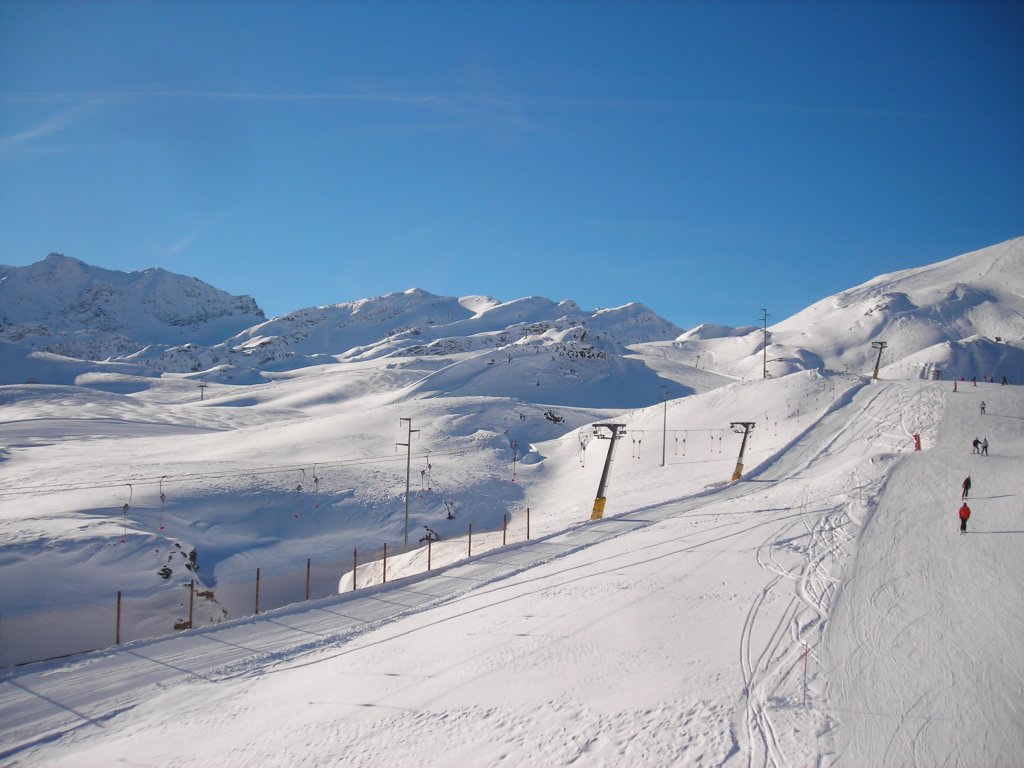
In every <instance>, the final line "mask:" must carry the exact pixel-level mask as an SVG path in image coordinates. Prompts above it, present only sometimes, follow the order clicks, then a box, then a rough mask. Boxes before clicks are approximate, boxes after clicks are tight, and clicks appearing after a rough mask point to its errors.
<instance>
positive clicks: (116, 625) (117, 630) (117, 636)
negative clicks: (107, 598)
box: [114, 589, 121, 645]
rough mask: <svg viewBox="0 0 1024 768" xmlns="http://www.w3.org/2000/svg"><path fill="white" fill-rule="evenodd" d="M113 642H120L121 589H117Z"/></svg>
mask: <svg viewBox="0 0 1024 768" xmlns="http://www.w3.org/2000/svg"><path fill="white" fill-rule="evenodd" d="M114 643H116V644H117V645H120V644H121V590H120V589H119V590H117V618H116V619H115V620H114Z"/></svg>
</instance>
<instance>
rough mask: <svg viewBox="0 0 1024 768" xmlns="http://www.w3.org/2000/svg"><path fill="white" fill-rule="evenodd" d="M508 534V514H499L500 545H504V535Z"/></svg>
mask: <svg viewBox="0 0 1024 768" xmlns="http://www.w3.org/2000/svg"><path fill="white" fill-rule="evenodd" d="M507 534H508V515H505V514H503V515H502V516H501V546H503V547H504V546H505V537H506V535H507Z"/></svg>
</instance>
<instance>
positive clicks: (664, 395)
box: [661, 384, 668, 467]
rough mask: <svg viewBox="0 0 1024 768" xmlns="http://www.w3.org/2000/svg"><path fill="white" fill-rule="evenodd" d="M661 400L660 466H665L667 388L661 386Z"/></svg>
mask: <svg viewBox="0 0 1024 768" xmlns="http://www.w3.org/2000/svg"><path fill="white" fill-rule="evenodd" d="M661 399H662V400H663V401H664V403H665V407H664V410H663V411H662V415H661V466H663V467H664V466H665V441H666V440H667V439H668V387H667V386H666V385H664V384H662V385H661Z"/></svg>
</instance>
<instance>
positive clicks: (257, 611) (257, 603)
mask: <svg viewBox="0 0 1024 768" xmlns="http://www.w3.org/2000/svg"><path fill="white" fill-rule="evenodd" d="M259 612H260V569H259V568H257V569H256V614H257V615H259Z"/></svg>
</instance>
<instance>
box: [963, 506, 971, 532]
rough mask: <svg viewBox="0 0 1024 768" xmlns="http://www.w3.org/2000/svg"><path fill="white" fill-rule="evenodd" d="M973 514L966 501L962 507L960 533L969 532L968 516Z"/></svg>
mask: <svg viewBox="0 0 1024 768" xmlns="http://www.w3.org/2000/svg"><path fill="white" fill-rule="evenodd" d="M970 516H971V508H970V507H968V506H967V502H966V501H965V502H964V504H963V506H962V507H960V535H961V536H963V535H964V534H965V533H967V518H969V517H970Z"/></svg>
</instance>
